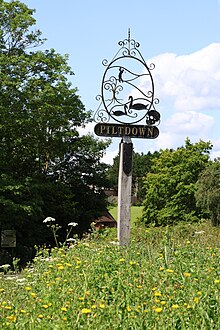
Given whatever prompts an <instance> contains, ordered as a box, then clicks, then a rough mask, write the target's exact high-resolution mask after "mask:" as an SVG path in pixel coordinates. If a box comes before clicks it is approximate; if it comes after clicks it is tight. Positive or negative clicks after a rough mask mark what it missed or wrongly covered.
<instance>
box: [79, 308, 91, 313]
mask: <svg viewBox="0 0 220 330" xmlns="http://www.w3.org/2000/svg"><path fill="white" fill-rule="evenodd" d="M91 311H92V310H91V309H89V308H83V309H82V310H81V312H82V314H90V313H91Z"/></svg>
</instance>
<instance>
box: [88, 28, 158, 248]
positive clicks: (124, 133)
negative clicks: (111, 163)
mask: <svg viewBox="0 0 220 330" xmlns="http://www.w3.org/2000/svg"><path fill="white" fill-rule="evenodd" d="M118 44H119V46H120V47H121V48H120V49H119V51H118V52H117V54H116V55H115V57H114V58H113V59H112V61H111V62H110V63H109V62H108V61H107V60H103V62H102V63H103V65H104V66H106V70H105V72H104V75H103V79H102V85H101V94H100V95H98V96H97V100H100V101H101V102H100V105H99V107H98V109H97V111H96V113H95V115H94V119H95V121H96V122H97V124H96V125H95V128H94V131H95V133H96V134H97V135H98V136H106V137H118V138H119V137H120V138H122V141H121V143H120V166H119V177H118V241H119V244H120V245H122V246H123V245H128V244H129V241H130V205H131V187H132V149H133V145H132V142H131V138H144V139H155V138H156V137H157V136H158V135H159V130H158V128H157V127H156V125H157V124H159V122H160V114H159V112H157V111H156V110H155V104H158V103H159V100H158V99H157V98H154V83H153V78H152V75H151V70H153V69H154V64H152V63H151V64H150V66H148V65H147V64H146V62H145V60H144V58H143V56H142V55H141V53H140V51H139V49H138V47H139V46H140V44H139V43H138V42H136V41H135V40H134V39H131V38H130V30H129V31H128V38H127V39H125V40H123V41H119V43H118ZM124 63H126V65H125V64H124ZM143 79H145V86H147V87H145V90H142V89H141V86H143ZM110 118H111V119H113V123H109V120H110ZM144 120H145V123H144V125H137V123H139V122H141V121H144Z"/></svg>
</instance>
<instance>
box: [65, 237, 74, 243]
mask: <svg viewBox="0 0 220 330" xmlns="http://www.w3.org/2000/svg"><path fill="white" fill-rule="evenodd" d="M66 241H67V242H75V238H72V237H70V238H67V240H66Z"/></svg>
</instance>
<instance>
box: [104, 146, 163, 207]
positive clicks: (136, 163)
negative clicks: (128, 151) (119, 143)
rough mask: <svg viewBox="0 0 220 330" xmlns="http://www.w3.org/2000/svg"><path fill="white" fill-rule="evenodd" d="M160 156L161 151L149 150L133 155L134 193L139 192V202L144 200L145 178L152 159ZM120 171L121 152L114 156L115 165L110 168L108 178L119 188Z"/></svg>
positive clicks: (113, 186) (114, 186) (110, 182)
mask: <svg viewBox="0 0 220 330" xmlns="http://www.w3.org/2000/svg"><path fill="white" fill-rule="evenodd" d="M158 156H159V152H157V151H155V152H154V153H151V152H148V153H147V154H144V153H143V152H142V153H138V152H133V155H132V186H133V193H136V194H137V198H138V203H141V202H142V201H143V198H144V195H145V192H144V187H143V178H144V177H145V175H146V173H148V172H149V171H150V169H151V165H152V159H154V158H155V157H158ZM118 173H119V154H118V155H117V156H116V157H115V158H114V160H113V165H112V166H110V167H109V169H108V174H107V176H108V180H109V184H110V186H111V187H112V188H115V189H117V186H118Z"/></svg>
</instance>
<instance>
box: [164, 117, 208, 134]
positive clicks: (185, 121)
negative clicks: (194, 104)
mask: <svg viewBox="0 0 220 330" xmlns="http://www.w3.org/2000/svg"><path fill="white" fill-rule="evenodd" d="M213 122H214V119H213V117H211V116H208V115H205V114H203V113H197V112H195V111H185V112H176V113H174V114H173V115H172V116H171V117H170V118H169V119H168V120H166V121H165V123H164V127H165V129H166V130H167V131H172V132H173V133H176V134H184V135H187V136H188V135H189V134H193V135H198V134H200V135H201V134H202V135H204V134H206V133H207V132H209V130H210V129H211V127H212V126H213Z"/></svg>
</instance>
